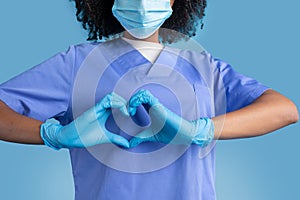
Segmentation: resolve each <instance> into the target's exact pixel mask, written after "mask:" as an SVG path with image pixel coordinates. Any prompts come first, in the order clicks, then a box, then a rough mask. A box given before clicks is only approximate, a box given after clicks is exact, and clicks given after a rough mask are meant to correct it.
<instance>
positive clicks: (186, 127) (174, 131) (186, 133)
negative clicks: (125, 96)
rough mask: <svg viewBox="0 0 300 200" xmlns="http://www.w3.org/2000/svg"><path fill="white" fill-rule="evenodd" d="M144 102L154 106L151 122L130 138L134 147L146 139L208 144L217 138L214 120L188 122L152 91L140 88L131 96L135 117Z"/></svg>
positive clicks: (162, 141) (174, 142)
mask: <svg viewBox="0 0 300 200" xmlns="http://www.w3.org/2000/svg"><path fill="white" fill-rule="evenodd" d="M142 104H148V105H149V106H150V109H149V115H150V117H151V125H150V127H149V128H147V129H146V130H144V131H142V132H141V133H139V134H138V135H136V136H135V137H134V138H132V139H131V140H130V147H135V146H137V145H138V144H140V143H142V142H160V143H165V144H169V143H171V144H183V145H189V144H197V145H199V146H201V147H204V146H206V145H208V144H209V143H210V142H211V141H212V140H213V137H214V125H213V122H212V120H211V119H209V118H200V119H197V120H193V121H187V120H185V119H183V118H181V117H180V116H178V115H176V114H175V113H173V112H172V111H170V110H169V109H167V108H166V107H165V106H163V105H162V104H161V103H160V102H159V101H158V99H157V98H155V97H154V96H153V95H152V94H151V93H150V92H149V91H148V90H140V91H138V92H137V93H136V94H135V95H133V96H132V97H131V99H130V102H129V113H130V115H131V116H133V115H134V114H135V112H136V109H137V107H138V106H140V105H142ZM175 136H176V137H175ZM173 138H174V139H173Z"/></svg>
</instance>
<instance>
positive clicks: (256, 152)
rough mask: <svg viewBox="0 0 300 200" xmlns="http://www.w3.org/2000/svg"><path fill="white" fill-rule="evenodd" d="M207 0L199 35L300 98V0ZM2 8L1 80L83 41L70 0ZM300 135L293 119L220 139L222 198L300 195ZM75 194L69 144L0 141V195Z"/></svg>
mask: <svg viewBox="0 0 300 200" xmlns="http://www.w3.org/2000/svg"><path fill="white" fill-rule="evenodd" d="M208 5H209V6H208V9H207V16H206V18H205V20H204V22H205V26H204V30H203V31H201V32H199V33H198V35H197V38H196V39H197V40H198V41H200V43H201V44H202V45H203V46H204V47H205V48H206V49H207V50H209V51H210V52H211V53H212V54H213V55H214V56H215V57H218V58H222V59H223V60H225V61H227V62H229V63H231V64H232V65H233V66H234V68H235V69H236V70H237V71H239V72H241V73H244V74H247V75H248V76H251V77H254V78H256V79H258V80H259V81H261V82H263V83H264V84H266V85H268V86H270V87H272V88H274V89H275V90H277V91H279V92H281V93H283V94H284V95H286V96H288V97H289V98H290V99H292V100H293V101H294V102H295V103H296V104H297V106H299V103H300V92H299V88H298V87H299V86H300V78H299V72H300V70H299V67H300V62H299V53H300V50H299V47H300V39H299V35H300V25H299V19H300V13H299V9H298V8H299V7H300V2H299V1H297V0H286V1H273V0H265V1H260V0H252V1H239V0H226V1H224V0H208ZM0 9H1V11H0V24H1V35H0V45H1V46H0V51H1V54H0V82H3V81H5V80H8V79H9V78H11V77H13V76H15V75H17V74H19V73H21V72H22V71H25V70H26V69H28V68H30V67H32V66H34V65H36V64H38V63H40V62H42V61H43V60H46V59H47V58H49V57H50V56H52V55H53V54H55V53H57V52H60V51H64V50H66V49H67V48H68V46H69V45H71V44H77V43H83V42H85V39H86V36H87V34H86V32H85V31H84V30H83V29H82V28H81V25H80V24H79V23H78V22H77V21H76V18H75V9H74V5H73V3H70V2H69V1H68V0H65V1H61V0H52V1H46V0H28V1H17V2H16V1H2V2H1V8H0ZM299 141H300V125H299V124H295V125H291V126H289V127H286V128H283V129H281V130H279V131H275V132H274V133H271V134H269V135H266V136H262V137H258V138H252V139H241V140H232V141H221V142H218V146H217V171H216V186H217V195H218V199H219V200H241V199H242V200H253V199H255V200H282V199H300V194H299V189H300V188H299V184H300V181H299V180H300V172H299V169H300V162H299V153H300V150H299V149H298V147H297V145H298V143H299ZM153 192H155V191H153ZM174 192H176V191H174ZM73 198H74V188H73V182H72V173H71V165H70V159H69V155H68V151H66V150H61V151H58V152H56V151H53V150H51V149H48V148H46V147H43V146H30V145H29V146H26V145H20V144H11V143H6V142H0V199H6V200H18V199H30V200H41V199H43V200H52V199H56V200H69V199H70V200H71V199H73Z"/></svg>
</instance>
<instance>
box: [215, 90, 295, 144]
mask: <svg viewBox="0 0 300 200" xmlns="http://www.w3.org/2000/svg"><path fill="white" fill-rule="evenodd" d="M298 118H299V116H298V111H297V108H296V106H295V105H294V103H293V102H291V101H290V100H289V99H287V98H286V97H284V96H283V95H281V94H279V93H277V92H275V91H273V90H268V91H266V92H265V93H264V94H263V95H262V96H261V97H259V98H258V99H257V100H256V101H254V102H253V103H252V104H250V105H249V106H246V107H244V108H242V109H240V110H237V111H234V112H230V113H227V114H225V115H221V116H217V117H214V118H213V122H214V125H215V136H214V138H215V139H235V138H247V137H255V136H260V135H264V134H266V133H269V132H272V131H274V130H277V129H279V128H282V127H284V126H287V125H289V124H292V123H295V122H297V121H298Z"/></svg>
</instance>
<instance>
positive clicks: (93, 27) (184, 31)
mask: <svg viewBox="0 0 300 200" xmlns="http://www.w3.org/2000/svg"><path fill="white" fill-rule="evenodd" d="M70 1H75V5H76V9H77V12H76V16H77V20H78V21H79V22H81V23H82V26H83V28H84V29H86V30H88V31H89V34H88V38H87V40H94V41H95V40H98V39H100V40H101V39H107V38H110V37H111V36H113V35H116V34H119V33H122V32H123V31H124V28H123V27H122V26H121V24H120V23H119V21H118V20H117V19H116V18H115V17H114V16H113V14H112V11H111V9H112V6H113V4H114V0H70ZM206 6H207V1H206V0H175V1H174V4H173V6H172V9H173V13H172V15H171V17H170V18H168V19H167V20H166V21H165V22H164V24H163V25H162V26H161V27H162V28H164V29H162V30H172V31H173V32H176V33H177V32H179V33H180V34H169V33H166V32H165V33H164V31H161V30H160V32H159V34H160V37H161V39H162V41H163V42H167V43H172V42H174V41H177V40H179V39H182V38H190V37H193V36H195V35H196V31H197V26H198V25H199V22H200V24H201V29H202V28H203V17H204V16H205V13H204V11H205V8H206Z"/></svg>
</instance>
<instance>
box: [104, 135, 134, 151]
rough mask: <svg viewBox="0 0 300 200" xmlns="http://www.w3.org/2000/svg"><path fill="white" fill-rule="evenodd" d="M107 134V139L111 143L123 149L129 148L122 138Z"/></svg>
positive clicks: (126, 141)
mask: <svg viewBox="0 0 300 200" xmlns="http://www.w3.org/2000/svg"><path fill="white" fill-rule="evenodd" d="M107 134H109V139H110V141H111V142H112V143H114V144H116V145H119V146H122V147H125V148H129V147H130V144H129V142H128V140H126V139H125V138H124V137H122V136H120V135H117V134H114V133H110V132H109V133H107Z"/></svg>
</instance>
